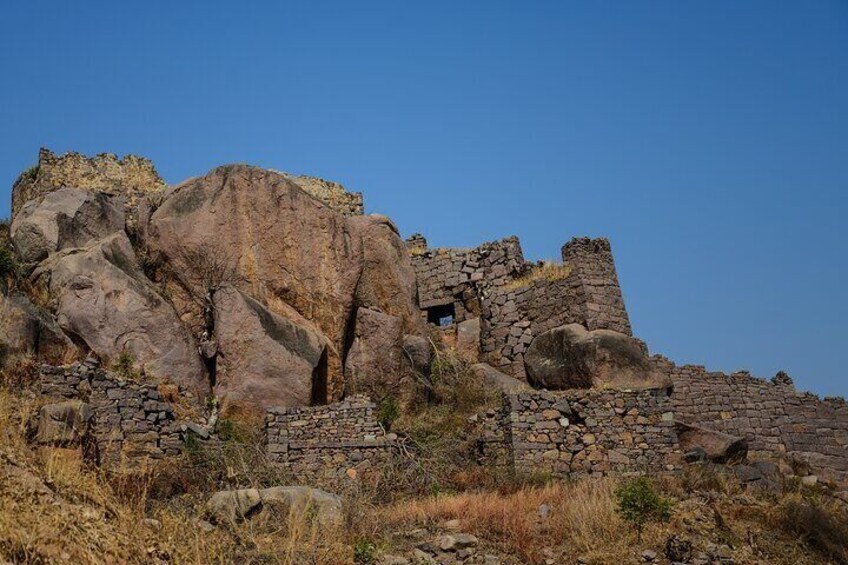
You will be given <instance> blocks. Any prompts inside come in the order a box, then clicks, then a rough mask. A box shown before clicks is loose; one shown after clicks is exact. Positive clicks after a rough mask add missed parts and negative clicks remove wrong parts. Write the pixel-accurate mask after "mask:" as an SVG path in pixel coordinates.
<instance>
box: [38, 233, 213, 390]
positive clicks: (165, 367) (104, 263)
mask: <svg viewBox="0 0 848 565" xmlns="http://www.w3.org/2000/svg"><path fill="white" fill-rule="evenodd" d="M47 273H49V278H50V285H49V288H50V294H51V296H53V298H54V300H55V302H56V315H57V320H58V324H59V326H60V327H61V328H62V329H63V330H64V331H65V332H66V333H67V334H68V335H69V336H71V337H72V338H73V339H74V340H75V341H77V342H78V343H85V345H86V346H87V347H88V348H89V349H91V350H92V351H94V352H95V353H96V354H97V355H99V356H100V357H102V358H105V359H115V358H116V357H118V356H119V355H121V353H123V352H128V353H130V354H131V355H132V357H133V359H134V360H135V362H136V364H137V366H138V368H139V369H140V370H142V371H143V372H144V373H145V374H146V375H148V376H152V377H154V378H156V379H157V380H160V381H163V380H171V381H173V382H175V383H177V384H181V385H183V386H185V387H187V388H191V389H193V390H195V391H197V392H198V393H200V394H203V393H205V392H207V391H208V382H207V378H206V371H205V370H204V368H203V365H202V363H201V362H200V357H199V355H198V354H197V351H196V347H195V345H194V343H193V342H192V339H191V337H190V336H189V335H188V333H187V332H186V330H185V328H183V326H182V324H181V323H180V320H179V318H178V317H177V315H176V313H175V312H174V310H173V308H172V307H171V305H170V304H169V303H168V302H166V301H165V300H164V299H163V298H162V297H161V296H160V295H159V294H158V293H157V292H156V289H155V288H154V287H153V286H152V285H151V284H150V282H149V281H148V280H147V278H146V277H145V276H144V273H142V271H141V267H140V266H139V263H138V260H137V258H136V255H135V252H134V251H133V248H132V246H131V245H130V242H129V239H127V236H126V234H125V233H124V232H120V233H116V234H113V235H111V236H108V237H106V238H104V239H102V240H100V241H98V242H96V243H94V244H92V245H90V246H89V247H85V248H80V249H74V250H68V251H64V252H60V253H56V254H54V255H52V256H51V257H50V258H49V259H47V260H46V261H44V262H43V263H42V264H41V266H40V267H39V269H38V271H36V274H37V275H38V274H41V275H44V274H47Z"/></svg>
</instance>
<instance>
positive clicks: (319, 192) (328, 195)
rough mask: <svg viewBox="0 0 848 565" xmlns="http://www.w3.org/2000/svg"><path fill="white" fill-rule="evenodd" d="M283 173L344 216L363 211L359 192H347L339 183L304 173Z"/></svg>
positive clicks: (358, 213)
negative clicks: (296, 174) (298, 174)
mask: <svg viewBox="0 0 848 565" xmlns="http://www.w3.org/2000/svg"><path fill="white" fill-rule="evenodd" d="M283 175H284V176H285V177H287V178H288V179H289V180H291V181H292V182H294V183H295V184H296V185H297V186H299V187H300V188H302V189H303V190H304V191H305V192H306V193H307V194H309V195H310V196H312V197H314V198H317V199H318V200H320V201H321V202H323V203H324V204H326V205H327V206H329V207H330V208H332V209H333V210H336V211H337V212H341V213H342V214H344V215H345V216H361V215H362V214H363V213H364V212H365V205H364V202H363V199H362V193H361V192H348V191H347V190H345V187H343V186H342V185H340V184H339V183H337V182H332V181H328V180H324V179H320V178H318V177H310V176H306V175H300V176H295V175H290V174H288V173H283Z"/></svg>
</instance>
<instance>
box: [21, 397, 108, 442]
mask: <svg viewBox="0 0 848 565" xmlns="http://www.w3.org/2000/svg"><path fill="white" fill-rule="evenodd" d="M93 417H94V411H93V409H92V407H91V406H90V405H89V404H86V403H85V402H82V401H80V400H67V401H65V402H57V403H55V404H45V405H44V406H42V407H41V410H40V411H39V414H38V428H37V430H36V433H35V442H36V443H38V444H40V445H51V446H55V447H67V446H70V445H79V444H80V443H82V442H83V441H84V440H85V438H86V437H87V436H89V434H90V433H91V425H92V418H93Z"/></svg>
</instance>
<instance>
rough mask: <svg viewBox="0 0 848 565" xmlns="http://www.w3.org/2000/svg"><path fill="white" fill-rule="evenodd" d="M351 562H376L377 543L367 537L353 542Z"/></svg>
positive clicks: (360, 564) (359, 563)
mask: <svg viewBox="0 0 848 565" xmlns="http://www.w3.org/2000/svg"><path fill="white" fill-rule="evenodd" d="M353 562H354V563H356V565H374V563H377V545H376V544H375V543H374V542H373V541H370V540H367V539H359V540H356V541H355V542H353Z"/></svg>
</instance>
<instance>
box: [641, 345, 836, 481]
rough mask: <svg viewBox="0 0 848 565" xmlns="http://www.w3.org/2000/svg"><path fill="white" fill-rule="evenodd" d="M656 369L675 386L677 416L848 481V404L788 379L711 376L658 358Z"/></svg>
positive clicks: (697, 368)
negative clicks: (802, 388) (799, 388)
mask: <svg viewBox="0 0 848 565" xmlns="http://www.w3.org/2000/svg"><path fill="white" fill-rule="evenodd" d="M653 362H654V365H655V367H656V369H657V370H659V371H661V372H663V373H665V374H667V375H669V376H670V377H671V378H672V380H673V382H674V392H673V394H672V397H671V402H672V406H673V408H674V412H675V416H676V417H677V418H678V419H680V420H682V421H684V422H687V423H693V424H699V425H702V426H704V427H707V428H712V429H715V430H718V431H721V432H725V433H728V434H732V435H736V436H741V437H745V438H747V440H748V443H749V446H750V450H751V451H753V452H756V451H760V452H771V453H779V454H785V455H787V456H789V457H791V458H796V459H800V460H802V461H806V462H808V463H809V464H810V466H811V467H813V468H814V469H815V470H816V472H818V473H820V474H822V475H823V476H826V477H828V478H830V479H833V480H837V481H841V482H845V481H848V404H846V402H845V400H844V399H842V398H831V399H824V400H821V399H819V398H818V397H816V396H815V395H812V394H809V393H805V392H798V391H796V390H795V388H794V387H793V385H792V382H791V380H790V379H788V377H786V376H785V375H784V374H779V376H778V377H775V378H774V379H772V380H771V381H766V380H763V379H757V378H754V377H752V376H751V375H750V374H749V373H747V372H738V373H733V374H731V375H726V374H724V373H717V372H708V371H706V370H705V369H704V367H702V366H699V365H682V366H677V365H675V364H674V363H672V362H670V361H668V360H667V359H665V358H663V357H659V356H657V357H654V358H653Z"/></svg>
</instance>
